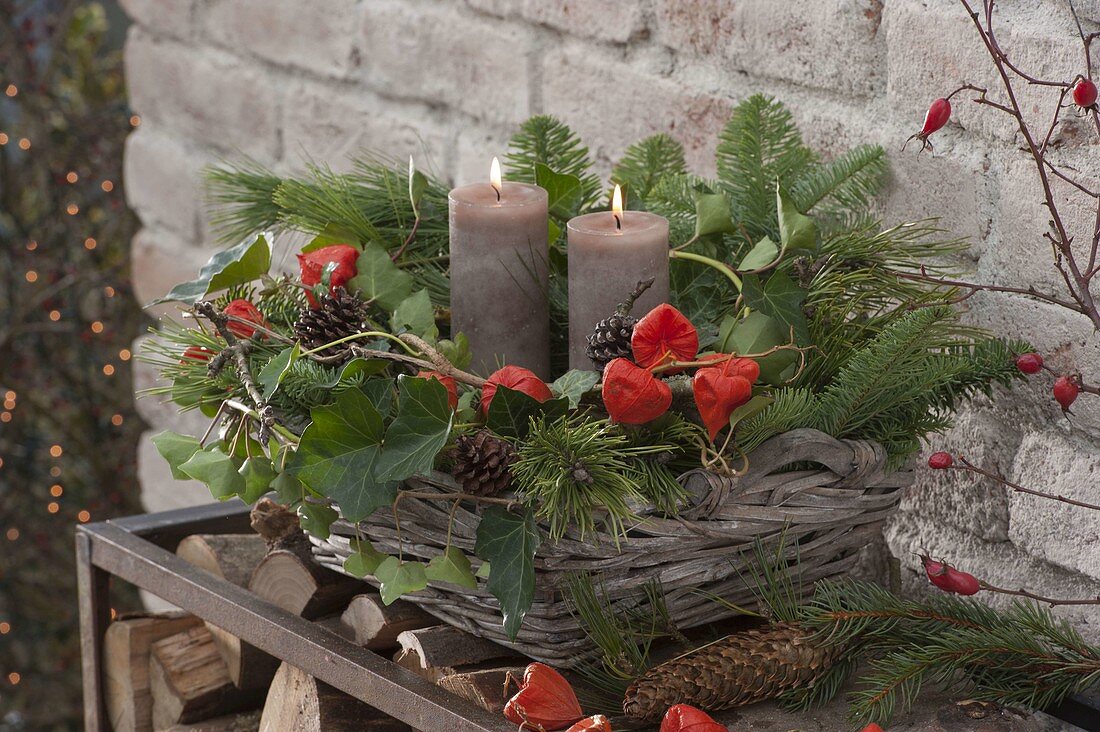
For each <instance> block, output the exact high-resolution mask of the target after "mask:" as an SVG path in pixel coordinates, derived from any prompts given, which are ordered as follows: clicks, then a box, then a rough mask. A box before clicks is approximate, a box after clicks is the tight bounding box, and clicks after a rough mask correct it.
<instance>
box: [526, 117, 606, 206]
mask: <svg viewBox="0 0 1100 732" xmlns="http://www.w3.org/2000/svg"><path fill="white" fill-rule="evenodd" d="M505 161H506V163H507V168H508V172H507V176H506V177H507V178H508V179H509V180H515V181H519V182H521V183H535V163H542V164H543V165H546V166H547V167H549V168H550V169H551V170H553V171H554V172H555V173H564V174H566V175H575V176H577V177H578V178H580V180H581V189H582V191H583V194H582V196H581V206H580V208H581V210H584V209H587V208H590V207H591V206H592V205H593V204H594V203H595V202H596V201H598V200H600V199H601V198H602V195H603V186H602V185H601V184H600V179H599V176H597V175H596V174H595V173H593V172H592V160H591V159H590V158H589V157H588V148H587V147H585V145H584V143H582V142H581V140H580V138H579V137H577V134H576V133H575V132H573V130H571V129H570V128H569V126H568V125H566V124H565V123H563V122H561V121H559V120H557V119H555V118H554V117H551V116H549V115H545V114H543V115H538V116H535V117H532V118H530V119H529V120H527V121H526V122H524V123H523V124H522V125H521V126H520V129H519V131H518V132H516V134H515V135H513V136H512V139H511V140H510V141H509V143H508V154H507V156H506V157H505Z"/></svg>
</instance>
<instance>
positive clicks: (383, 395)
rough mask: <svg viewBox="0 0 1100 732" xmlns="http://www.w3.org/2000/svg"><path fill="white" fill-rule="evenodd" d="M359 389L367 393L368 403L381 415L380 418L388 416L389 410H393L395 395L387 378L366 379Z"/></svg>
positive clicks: (391, 383)
mask: <svg viewBox="0 0 1100 732" xmlns="http://www.w3.org/2000/svg"><path fill="white" fill-rule="evenodd" d="M359 389H360V391H362V392H363V393H364V394H366V395H367V399H370V403H371V404H373V405H374V408H375V409H377V410H378V413H379V414H381V415H382V419H385V418H386V417H389V416H390V412H392V411H393V401H394V396H395V393H394V389H393V382H392V381H390V380H389V379H367V380H366V381H365V382H363V384H362V385H361V386H360V387H359Z"/></svg>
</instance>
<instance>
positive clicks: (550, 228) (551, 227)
mask: <svg viewBox="0 0 1100 732" xmlns="http://www.w3.org/2000/svg"><path fill="white" fill-rule="evenodd" d="M560 236H561V227H560V226H558V224H557V222H555V221H554V219H547V220H546V241H547V242H549V243H550V246H553V245H554V244H556V243H557V241H558V238H559V237H560ZM551 256H553V255H551Z"/></svg>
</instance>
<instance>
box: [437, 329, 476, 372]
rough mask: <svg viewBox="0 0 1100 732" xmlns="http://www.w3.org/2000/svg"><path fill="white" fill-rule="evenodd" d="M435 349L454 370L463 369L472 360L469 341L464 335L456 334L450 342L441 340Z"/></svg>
mask: <svg viewBox="0 0 1100 732" xmlns="http://www.w3.org/2000/svg"><path fill="white" fill-rule="evenodd" d="M437 347H438V348H439V352H440V353H442V354H443V356H444V358H446V359H447V360H448V361H450V362H451V363H452V364H454V366H455V368H460V369H464V368H466V367H468V366H469V365H470V361H472V360H473V354H472V353H470V339H469V338H467V337H466V334H465V333H458V334H456V335H455V336H454V337H453V338H451V340H442V341H440V342H439V343H438V344H437Z"/></svg>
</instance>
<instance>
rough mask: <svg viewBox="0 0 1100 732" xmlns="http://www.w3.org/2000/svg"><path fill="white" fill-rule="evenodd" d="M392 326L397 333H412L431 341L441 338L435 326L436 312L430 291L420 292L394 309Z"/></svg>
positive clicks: (391, 320) (391, 319)
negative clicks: (429, 295)
mask: <svg viewBox="0 0 1100 732" xmlns="http://www.w3.org/2000/svg"><path fill="white" fill-rule="evenodd" d="M390 325H391V326H393V330H394V332H395V333H412V334H413V335H418V336H420V337H421V338H425V339H427V340H429V341H434V340H435V339H436V338H437V337H439V329H438V328H436V326H435V310H434V309H433V308H432V301H431V299H430V298H429V297H428V291H427V290H420V291H418V292H417V293H416V294H414V295H412V296H410V297H407V298H405V299H404V300H402V301H401V303H400V304H399V305H398V306H397V307H396V308H394V311H393V317H392V318H390Z"/></svg>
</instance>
